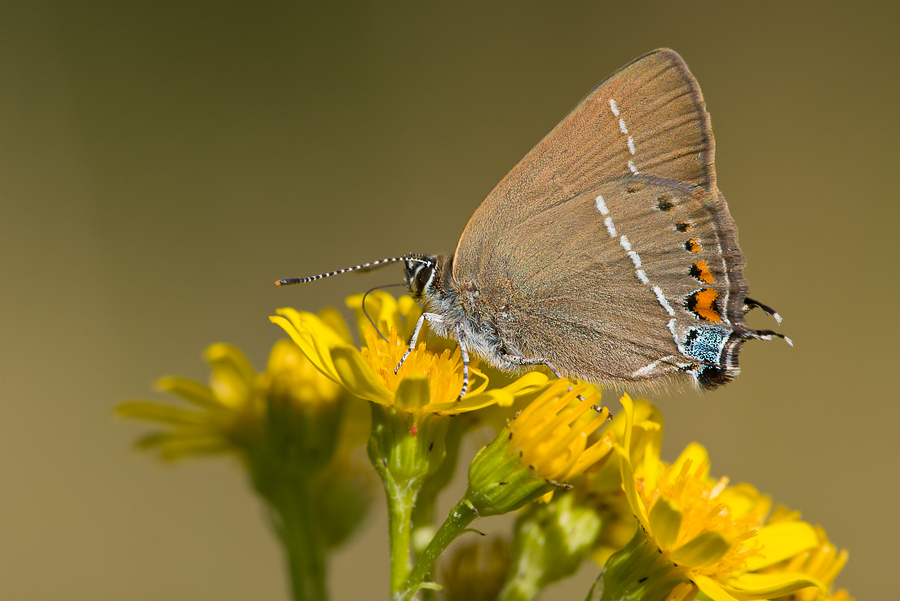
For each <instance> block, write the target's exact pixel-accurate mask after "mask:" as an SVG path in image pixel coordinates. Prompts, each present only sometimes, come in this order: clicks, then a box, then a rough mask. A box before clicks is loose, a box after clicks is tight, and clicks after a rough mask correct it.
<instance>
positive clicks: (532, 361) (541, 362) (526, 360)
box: [500, 353, 601, 411]
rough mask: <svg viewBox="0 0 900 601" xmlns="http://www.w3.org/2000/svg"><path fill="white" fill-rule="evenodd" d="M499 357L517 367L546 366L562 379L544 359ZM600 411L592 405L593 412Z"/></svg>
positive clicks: (579, 397)
mask: <svg viewBox="0 0 900 601" xmlns="http://www.w3.org/2000/svg"><path fill="white" fill-rule="evenodd" d="M500 357H501V358H502V359H504V360H506V361H509V362H510V363H512V364H513V365H519V366H526V365H546V366H547V367H548V368H549V369H550V371H551V372H553V375H554V376H556V377H557V378H560V379H562V377H563V375H562V374H561V373H560V372H559V370H558V369H556V367H554V366H553V364H552V363H550V362H549V361H547V360H546V359H539V358H529V357H519V356H518V355H509V354H507V353H501V354H500ZM569 390H572V387H571V386H569ZM578 400H579V401H583V400H584V397H583V396H581V395H580V394H579V395H578ZM600 409H601V408H600V407H598V406H596V405H594V410H596V411H600Z"/></svg>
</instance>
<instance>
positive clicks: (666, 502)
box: [649, 497, 684, 549]
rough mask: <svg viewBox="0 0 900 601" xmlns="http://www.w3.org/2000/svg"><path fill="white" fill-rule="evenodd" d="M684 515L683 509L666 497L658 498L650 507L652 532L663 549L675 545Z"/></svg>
mask: <svg viewBox="0 0 900 601" xmlns="http://www.w3.org/2000/svg"><path fill="white" fill-rule="evenodd" d="M683 517H684V516H683V515H682V513H681V510H679V509H678V507H677V506H676V505H675V503H673V502H672V501H671V500H670V499H667V498H666V497H660V498H659V499H657V500H656V503H654V504H653V507H651V508H650V516H649V519H650V532H652V533H653V536H654V538H656V540H657V542H658V543H659V547H660V548H661V549H671V548H672V547H674V546H675V541H676V540H677V539H678V531H679V530H680V529H681V519H682V518H683Z"/></svg>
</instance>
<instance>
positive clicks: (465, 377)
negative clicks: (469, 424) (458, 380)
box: [456, 324, 469, 400]
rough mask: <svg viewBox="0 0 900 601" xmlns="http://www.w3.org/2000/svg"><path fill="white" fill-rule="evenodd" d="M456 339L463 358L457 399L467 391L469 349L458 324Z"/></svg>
mask: <svg viewBox="0 0 900 601" xmlns="http://www.w3.org/2000/svg"><path fill="white" fill-rule="evenodd" d="M456 339H457V341H458V342H459V354H460V355H462V360H463V382H462V390H460V392H459V398H457V400H459V399H461V398H463V397H464V396H466V393H467V392H469V351H467V350H466V337H465V335H464V334H463V330H462V326H461V325H459V324H457V325H456Z"/></svg>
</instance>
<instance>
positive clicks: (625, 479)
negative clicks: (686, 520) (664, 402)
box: [613, 394, 650, 532]
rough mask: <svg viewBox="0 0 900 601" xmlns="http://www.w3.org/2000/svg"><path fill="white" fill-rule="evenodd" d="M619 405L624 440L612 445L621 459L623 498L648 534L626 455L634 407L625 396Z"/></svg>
mask: <svg viewBox="0 0 900 601" xmlns="http://www.w3.org/2000/svg"><path fill="white" fill-rule="evenodd" d="M621 403H622V407H623V408H624V409H625V440H624V443H623V444H622V445H619V444H613V451H614V452H616V453H618V454H619V455H620V456H621V459H622V460H621V461H619V470H620V471H621V472H622V488H623V489H624V490H625V498H626V499H627V500H628V505H629V506H630V507H631V511H632V513H634V516H635V517H636V518H637V519H638V521H639V522H640V523H641V526H643V528H644V530H646V531H647V532H650V522H649V520H648V518H647V510H646V509H645V508H644V503H643V501H641V495H640V494H638V491H637V485H636V483H635V477H634V468H632V467H631V459H630V457H629V454H628V449H629V447H630V445H631V429H632V427H633V426H634V411H633V407H634V406H633V404H632V402H631V398H630V397H629V396H628V395H627V394H625V395H622V399H621Z"/></svg>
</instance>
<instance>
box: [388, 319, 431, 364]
mask: <svg viewBox="0 0 900 601" xmlns="http://www.w3.org/2000/svg"><path fill="white" fill-rule="evenodd" d="M425 320H428V321H433V322H436V323H437V322H441V321H443V320H442V319H441V316H440V315H438V314H437V313H422V315H421V316H420V317H419V320H418V321H417V322H416V328H415V329H414V330H413V335H412V338H410V339H409V348H408V349H406V352H405V353H403V357H401V359H400V363H398V364H397V367H395V368H394V375H396V374H397V372H398V371H400V368H401V367H402V366H403V363H404V362H405V361H406V358H407V357H409V354H410V353H411V352H412V351H413V349H414V348H416V342H417V341H418V340H419V330H421V329H422V326H423V325H424V324H425Z"/></svg>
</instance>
